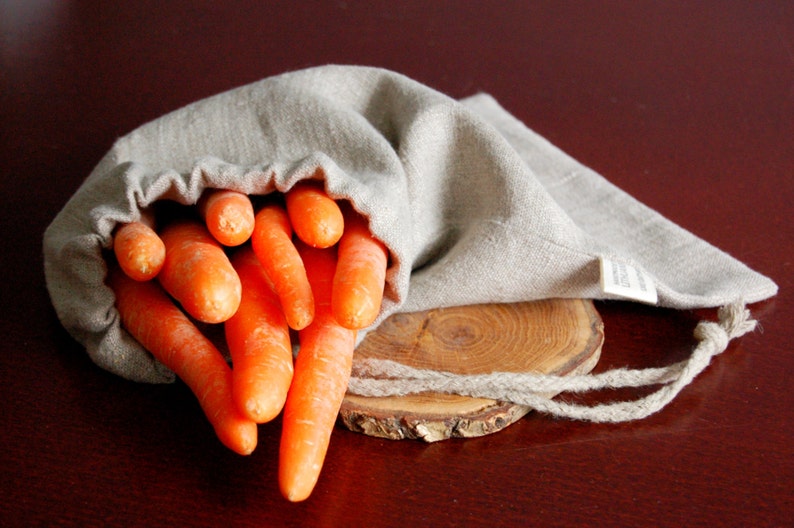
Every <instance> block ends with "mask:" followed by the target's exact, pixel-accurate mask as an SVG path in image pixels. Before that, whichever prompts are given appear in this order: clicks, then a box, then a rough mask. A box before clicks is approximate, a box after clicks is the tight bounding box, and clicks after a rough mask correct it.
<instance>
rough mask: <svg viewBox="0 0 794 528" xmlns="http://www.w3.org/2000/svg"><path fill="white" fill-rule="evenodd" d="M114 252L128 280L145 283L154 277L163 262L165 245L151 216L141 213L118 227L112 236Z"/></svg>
mask: <svg viewBox="0 0 794 528" xmlns="http://www.w3.org/2000/svg"><path fill="white" fill-rule="evenodd" d="M113 252H114V253H115V254H116V260H117V261H118V263H119V266H121V269H122V270H123V271H124V273H126V274H127V276H128V277H130V278H132V279H135V280H137V281H147V280H151V279H153V278H154V277H155V276H157V274H158V273H160V270H161V269H162V267H163V262H164V261H165V245H164V244H163V241H162V240H161V239H160V236H159V235H158V234H157V233H156V232H155V230H154V219H153V218H152V217H151V215H148V213H143V214H142V216H141V219H140V220H139V221H134V222H129V223H126V224H122V225H120V226H119V227H118V229H116V233H115V234H114V236H113Z"/></svg>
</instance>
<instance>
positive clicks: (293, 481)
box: [279, 244, 356, 502]
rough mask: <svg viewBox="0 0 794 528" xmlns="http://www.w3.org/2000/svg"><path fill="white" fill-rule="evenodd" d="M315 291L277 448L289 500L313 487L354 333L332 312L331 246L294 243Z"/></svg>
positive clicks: (343, 383)
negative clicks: (309, 321)
mask: <svg viewBox="0 0 794 528" xmlns="http://www.w3.org/2000/svg"><path fill="white" fill-rule="evenodd" d="M299 248H300V251H301V256H302V258H303V259H304V262H305V263H306V270H307V272H308V275H309V281H310V282H311V285H312V288H313V290H314V294H315V300H316V309H317V313H316V315H315V318H314V321H312V324H310V325H309V326H308V327H306V328H305V329H304V330H301V331H300V332H299V338H300V352H299V353H298V358H297V360H296V363H295V375H294V376H293V379H292V386H291V387H290V391H289V394H288V395H287V403H286V405H285V406H284V417H283V424H282V433H281V444H280V450H279V487H280V489H281V492H282V494H283V495H284V496H285V497H286V498H287V499H289V500H290V501H293V502H295V501H301V500H304V499H306V498H307V497H308V496H309V495H310V494H311V492H312V490H313V489H314V486H315V484H316V483H317V479H318V478H319V475H320V470H321V468H322V465H323V461H324V460H325V454H326V452H327V450H328V444H329V442H330V437H331V433H332V431H333V428H334V424H335V422H336V418H337V415H338V413H339V408H340V406H341V404H342V399H343V398H344V396H345V391H346V390H347V383H348V380H349V379H350V369H351V365H352V361H353V349H354V347H355V340H356V331H355V330H349V329H347V328H343V327H341V326H339V324H337V322H336V320H335V319H334V317H333V315H332V313H331V305H330V303H331V287H332V284H333V276H334V270H335V269H336V249H335V248H329V249H314V248H309V247H307V246H305V245H303V244H299Z"/></svg>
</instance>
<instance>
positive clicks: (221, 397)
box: [109, 269, 257, 455]
mask: <svg viewBox="0 0 794 528" xmlns="http://www.w3.org/2000/svg"><path fill="white" fill-rule="evenodd" d="M109 284H110V286H111V288H112V289H113V291H114V292H115V294H116V308H117V309H118V312H119V314H120V316H121V323H122V325H123V327H124V328H125V329H126V330H127V332H129V333H130V335H132V336H133V337H134V338H135V339H136V340H138V342H139V343H140V344H141V345H143V347H145V348H146V349H147V350H148V351H149V352H151V353H152V355H154V357H156V358H157V359H158V360H160V361H161V362H162V363H163V364H164V365H165V366H167V367H168V368H170V369H171V370H172V371H174V373H176V375H177V376H179V378H180V379H182V381H184V382H185V384H187V386H188V387H190V389H191V390H192V391H193V393H194V394H195V395H196V397H197V398H198V401H199V404H200V405H201V408H202V409H203V411H204V414H206V416H207V418H208V419H209V421H210V423H211V424H212V426H213V427H214V429H215V432H216V434H217V436H218V438H219V439H220V441H221V442H222V443H223V444H224V445H225V446H227V447H228V448H230V449H231V450H233V451H235V452H237V453H239V454H241V455H247V454H250V453H251V452H252V451H253V450H254V448H255V447H256V443H257V427H256V423H255V422H253V421H252V420H250V419H248V418H246V417H244V416H243V415H242V413H241V412H240V411H239V410H238V409H237V407H236V406H235V405H234V402H233V401H232V372H231V369H230V368H229V366H228V365H227V364H226V361H224V359H223V356H222V355H221V353H220V352H219V351H218V349H217V348H215V346H214V345H213V344H212V342H210V341H209V339H207V338H206V337H205V336H204V335H203V334H202V333H201V331H200V330H199V329H198V328H196V326H195V325H194V324H193V323H192V322H191V321H190V319H188V318H187V316H186V315H185V314H184V313H182V311H181V310H180V309H179V308H178V307H177V306H176V305H175V304H174V302H173V301H172V300H171V299H169V298H168V296H167V295H166V294H165V292H164V291H163V290H162V289H161V288H160V286H159V285H158V284H157V282H155V281H148V282H137V281H134V280H132V279H130V278H129V277H127V276H126V275H125V274H124V273H122V272H121V271H119V270H118V269H114V270H112V271H111V274H110V277H109Z"/></svg>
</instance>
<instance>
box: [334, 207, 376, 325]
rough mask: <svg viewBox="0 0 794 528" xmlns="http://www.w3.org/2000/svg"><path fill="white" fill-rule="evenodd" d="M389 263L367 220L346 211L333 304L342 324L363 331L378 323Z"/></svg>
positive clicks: (337, 317)
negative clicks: (376, 320)
mask: <svg viewBox="0 0 794 528" xmlns="http://www.w3.org/2000/svg"><path fill="white" fill-rule="evenodd" d="M388 260H389V252H388V250H387V249H386V246H385V245H384V244H383V243H382V242H381V241H380V240H378V239H376V238H375V237H374V236H372V233H370V230H369V227H368V224H367V220H366V218H364V217H363V216H361V215H360V214H358V213H356V212H354V211H352V210H351V211H346V215H345V233H344V234H343V235H342V239H341V240H340V241H339V264H338V265H337V268H336V274H335V276H334V287H333V297H332V304H331V306H332V310H333V313H334V316H335V317H336V320H337V321H338V322H339V324H341V325H342V326H344V327H346V328H352V329H355V330H360V329H362V328H365V327H367V326H369V325H371V324H372V323H373V322H374V321H375V319H376V318H377V317H378V314H379V313H380V308H381V303H382V301H383V290H384V287H385V284H386V267H387V265H388Z"/></svg>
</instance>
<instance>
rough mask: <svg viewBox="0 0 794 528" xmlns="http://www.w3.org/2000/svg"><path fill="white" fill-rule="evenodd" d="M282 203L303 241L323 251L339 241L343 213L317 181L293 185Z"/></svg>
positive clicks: (306, 181) (342, 229)
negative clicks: (284, 202) (285, 205)
mask: <svg viewBox="0 0 794 528" xmlns="http://www.w3.org/2000/svg"><path fill="white" fill-rule="evenodd" d="M285 200H286V204H287V213H288V214H289V219H290V222H291V223H292V228H293V229H294V230H295V234H296V235H298V238H300V239H301V240H302V241H303V242H305V243H306V244H308V245H310V246H312V247H317V248H326V247H331V246H333V245H334V244H336V243H337V242H338V241H339V238H340V237H341V236H342V232H343V231H344V227H345V221H344V217H343V215H342V211H341V210H340V208H339V205H338V204H337V203H336V201H334V200H333V199H332V198H331V197H329V196H328V194H326V192H325V191H324V190H323V188H322V186H321V185H320V184H319V182H315V181H311V180H305V181H302V182H298V183H296V184H295V185H294V186H293V187H292V188H291V189H290V190H289V191H287V193H286V194H285Z"/></svg>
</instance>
